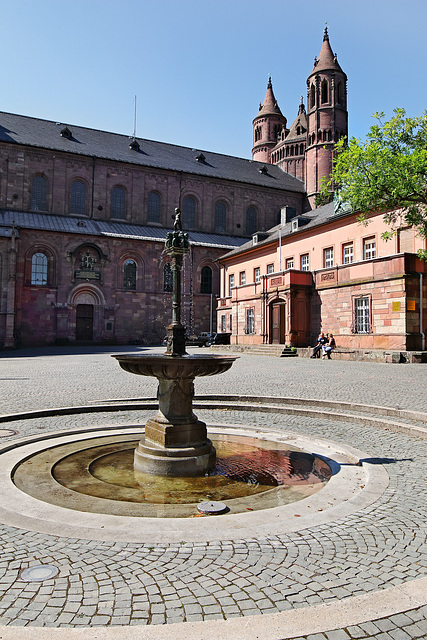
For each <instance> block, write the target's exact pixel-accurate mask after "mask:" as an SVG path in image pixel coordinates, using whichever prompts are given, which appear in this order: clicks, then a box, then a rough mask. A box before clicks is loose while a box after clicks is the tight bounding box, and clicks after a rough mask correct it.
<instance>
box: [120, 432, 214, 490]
mask: <svg viewBox="0 0 427 640" xmlns="http://www.w3.org/2000/svg"><path fill="white" fill-rule="evenodd" d="M215 460H216V451H215V447H214V446H213V444H212V442H211V441H210V440H209V439H207V440H206V441H205V443H204V444H203V445H200V446H190V447H162V446H160V445H156V443H154V442H150V441H147V439H144V438H143V439H141V440H140V442H139V444H138V446H137V448H136V449H135V456H134V464H133V467H134V473H135V478H136V480H138V472H142V473H151V474H154V475H159V476H174V477H181V478H183V477H194V476H203V475H205V474H206V473H208V472H209V471H210V470H211V469H213V467H214V466H215Z"/></svg>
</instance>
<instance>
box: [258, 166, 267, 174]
mask: <svg viewBox="0 0 427 640" xmlns="http://www.w3.org/2000/svg"><path fill="white" fill-rule="evenodd" d="M259 172H260V173H262V174H263V175H265V176H266V175H267V173H268V169H267V167H266V166H265V164H263V165H262V167H261V168H260V170H259Z"/></svg>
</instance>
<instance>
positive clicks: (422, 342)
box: [420, 272, 426, 351]
mask: <svg viewBox="0 0 427 640" xmlns="http://www.w3.org/2000/svg"><path fill="white" fill-rule="evenodd" d="M423 302H424V301H423V274H422V273H421V272H420V333H421V350H422V351H425V348H426V334H425V333H424V331H423V322H424V320H423Z"/></svg>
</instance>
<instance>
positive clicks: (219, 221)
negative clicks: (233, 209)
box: [214, 201, 227, 233]
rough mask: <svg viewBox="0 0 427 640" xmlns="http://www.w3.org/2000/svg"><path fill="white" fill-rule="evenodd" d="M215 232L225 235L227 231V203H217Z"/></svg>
mask: <svg viewBox="0 0 427 640" xmlns="http://www.w3.org/2000/svg"><path fill="white" fill-rule="evenodd" d="M214 229H215V231H216V232H217V233H225V231H226V229H227V205H226V204H225V202H221V201H220V202H217V203H216V205H215V227H214Z"/></svg>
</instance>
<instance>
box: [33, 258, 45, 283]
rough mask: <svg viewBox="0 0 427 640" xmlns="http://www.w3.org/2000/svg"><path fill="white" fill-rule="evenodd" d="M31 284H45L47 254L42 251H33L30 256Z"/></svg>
mask: <svg viewBox="0 0 427 640" xmlns="http://www.w3.org/2000/svg"><path fill="white" fill-rule="evenodd" d="M31 284H35V285H38V286H42V285H44V284H47V256H46V255H45V254H44V253H35V254H34V255H33V257H32V258H31Z"/></svg>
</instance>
